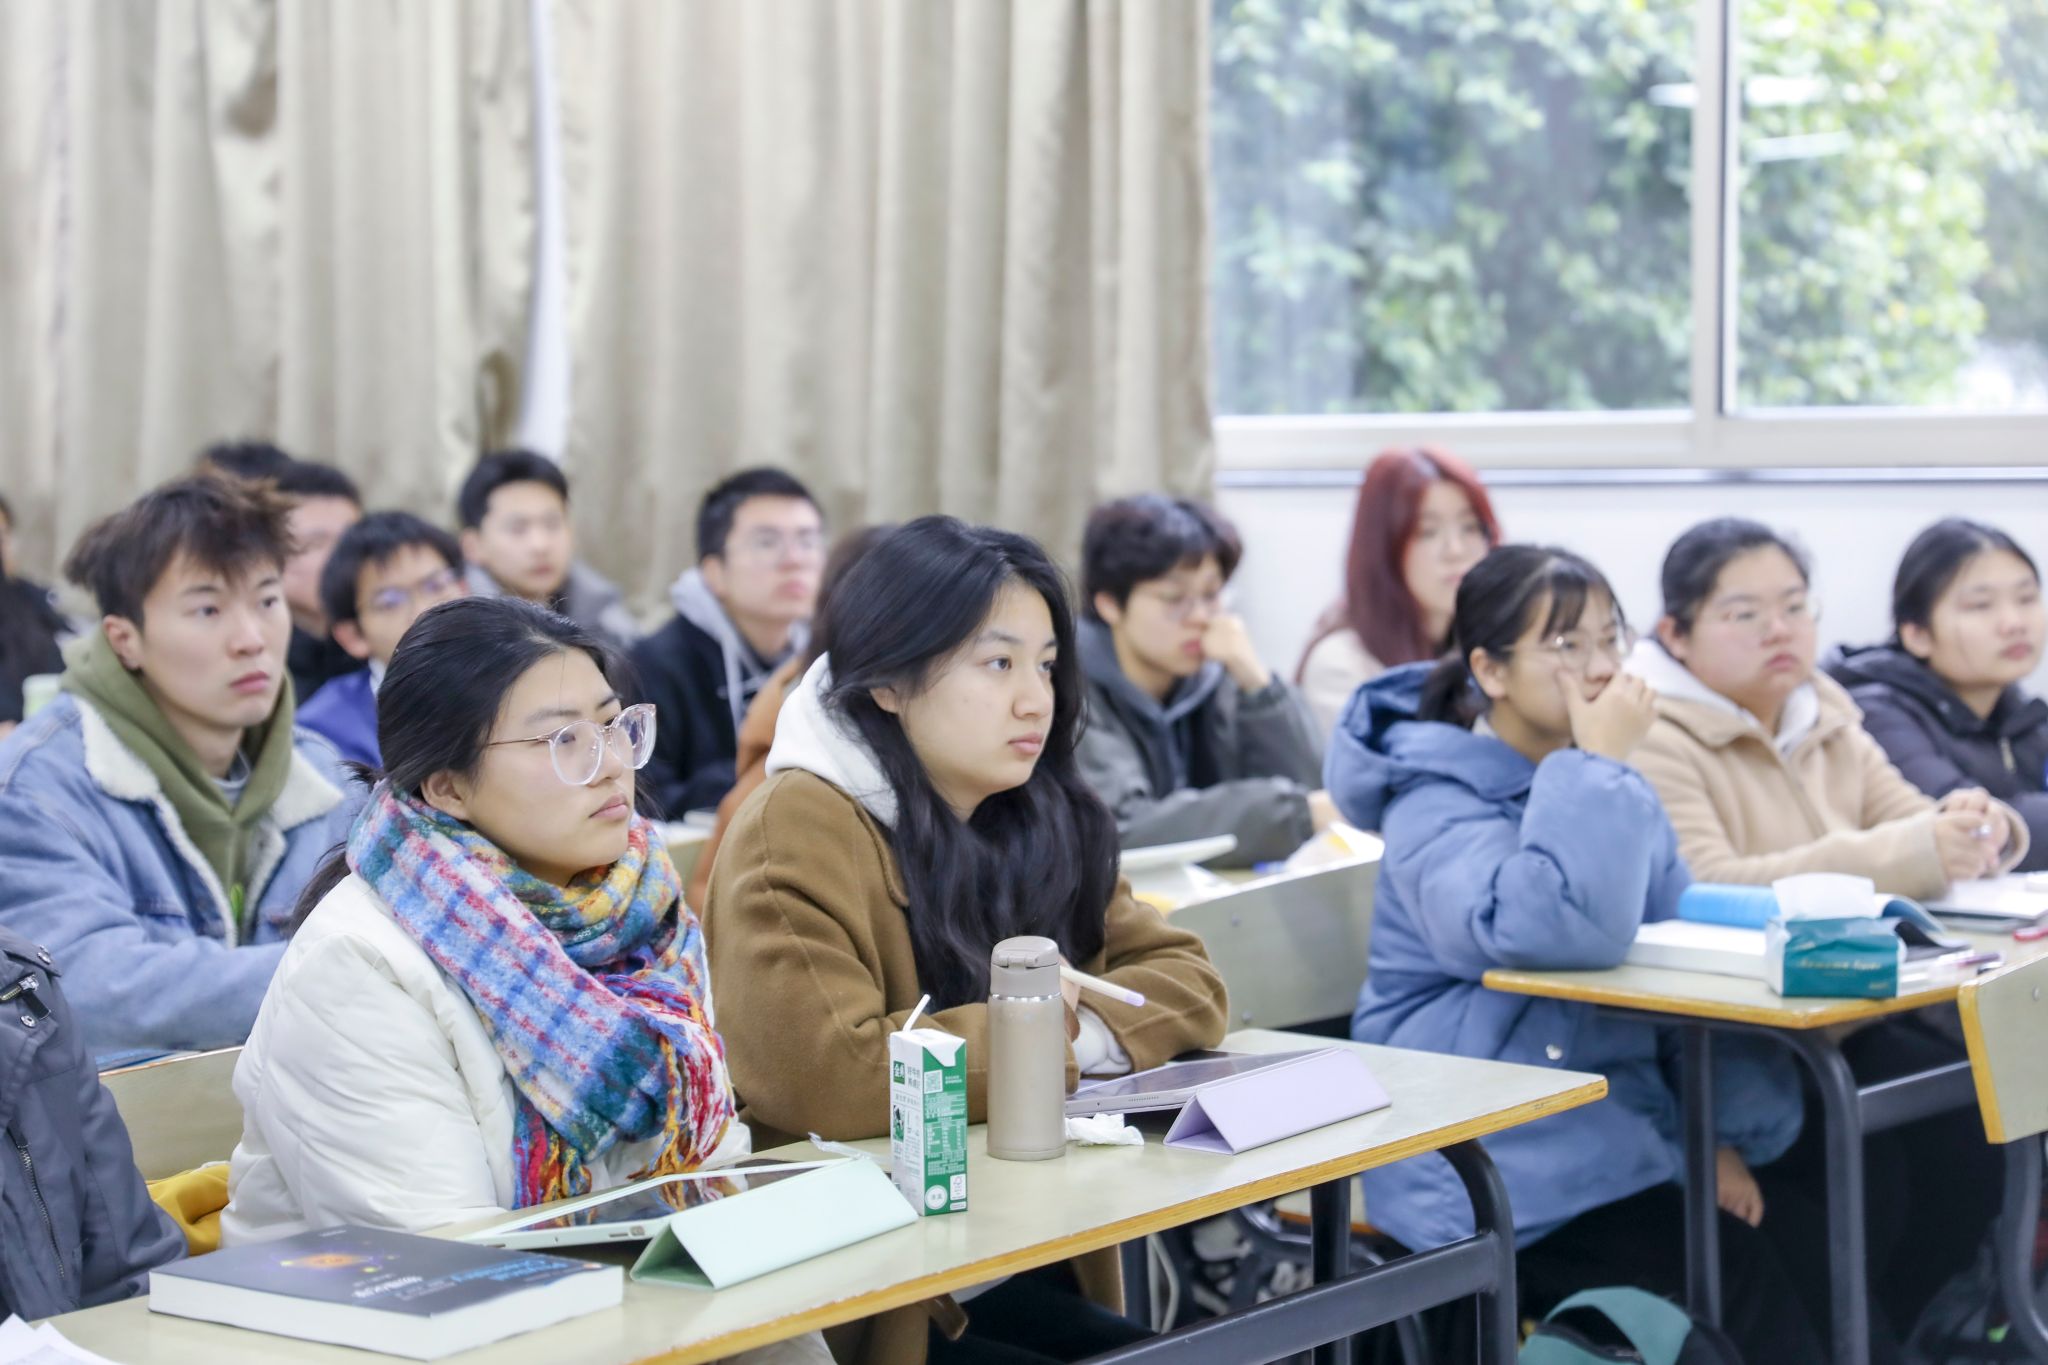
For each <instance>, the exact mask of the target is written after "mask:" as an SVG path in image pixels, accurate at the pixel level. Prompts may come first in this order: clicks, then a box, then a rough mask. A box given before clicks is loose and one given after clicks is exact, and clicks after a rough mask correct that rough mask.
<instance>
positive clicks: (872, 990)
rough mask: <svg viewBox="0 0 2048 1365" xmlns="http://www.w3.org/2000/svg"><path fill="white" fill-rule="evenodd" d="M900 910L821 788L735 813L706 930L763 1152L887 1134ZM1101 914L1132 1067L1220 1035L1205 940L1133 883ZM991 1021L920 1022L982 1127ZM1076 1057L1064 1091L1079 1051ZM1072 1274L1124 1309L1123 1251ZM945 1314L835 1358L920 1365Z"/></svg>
mask: <svg viewBox="0 0 2048 1365" xmlns="http://www.w3.org/2000/svg"><path fill="white" fill-rule="evenodd" d="M907 904H908V897H907V895H906V893H905V891H904V887H903V881H902V878H901V876H900V874H899V873H898V870H897V867H896V860H895V855H894V854H893V852H892V851H891V850H890V847H889V842H888V836H887V835H886V833H885V832H884V831H883V829H882V827H881V826H880V825H878V824H877V823H876V822H875V820H874V819H873V817H872V816H870V815H869V814H868V812H867V811H866V810H865V809H863V808H862V806H861V805H860V803H859V802H858V801H856V800H855V799H854V798H853V797H852V796H849V795H848V794H847V793H846V792H844V791H841V790H840V789H839V788H838V787H835V786H833V785H832V784H831V783H829V782H827V781H825V780H824V779H823V778H821V777H817V776H815V775H813V774H811V773H808V772H783V773H778V774H776V775H775V776H773V777H771V778H769V779H768V781H767V782H766V783H764V784H763V785H762V786H761V788H760V789H759V790H757V791H756V792H755V793H754V794H753V795H752V796H751V797H749V798H748V799H747V801H746V802H745V804H744V805H742V806H741V808H740V810H739V811H738V813H737V814H736V815H735V816H734V818H733V821H732V824H731V826H730V827H729V828H728V830H727V831H726V835H725V842H724V845H723V847H722V849H721V852H720V855H719V858H718V862H717V865H716V866H715V867H714V868H713V869H712V872H711V885H710V888H709V891H708V892H707V894H706V896H705V904H704V908H703V920H704V931H705V940H706V944H707V947H708V949H709V952H710V960H711V979H712V981H713V982H715V983H716V989H717V1001H718V1027H719V1033H720V1034H721V1035H722V1036H723V1038H724V1039H725V1045H726V1060H727V1064H728V1067H729V1068H730V1071H731V1075H732V1080H733V1088H734V1090H735V1091H737V1092H738V1094H739V1098H740V1103H741V1106H742V1116H743V1117H744V1118H745V1119H746V1121H747V1122H748V1124H749V1125H751V1126H752V1128H753V1132H754V1145H755V1148H756V1150H763V1149H766V1148H768V1147H771V1146H774V1145H776V1144H778V1143H781V1142H784V1141H788V1140H790V1139H791V1138H800V1137H801V1136H803V1135H804V1134H806V1133H817V1134H819V1135H821V1136H823V1137H827V1138H834V1139H840V1140H855V1139H860V1138H872V1137H880V1136H882V1135H883V1134H884V1133H886V1132H887V1131H888V1120H889V1085H888V1041H887V1038H888V1035H889V1034H890V1033H891V1032H893V1031H895V1030H896V1029H898V1028H900V1027H901V1026H902V1025H903V1022H904V1021H905V1019H906V1018H908V1016H909V1014H910V1011H911V1009H912V1008H913V1007H915V1006H916V1004H917V1001H918V997H919V996H920V995H921V994H923V992H922V991H921V990H920V988H919V986H918V981H917V962H916V958H915V956H914V954H913V953H912V951H911V942H910V925H909V921H908V920H907V919H906V918H905V914H904V911H905V909H906V907H907ZM1106 913H1107V917H1108V925H1107V941H1106V944H1105V947H1104V950H1103V951H1102V953H1100V954H1099V955H1097V956H1096V957H1095V958H1093V959H1092V960H1090V961H1087V962H1082V963H1077V964H1075V965H1077V966H1079V967H1080V968H1081V969H1082V970H1083V971H1088V972H1093V973H1096V974H1098V975H1101V976H1105V977H1107V978H1109V979H1110V980H1112V981H1115V982H1117V983H1118V984H1120V985H1124V986H1128V987H1130V988H1131V989H1132V990H1136V991H1140V992H1142V993H1143V994H1144V995H1145V997H1146V999H1147V1002H1148V1003H1147V1004H1146V1005H1145V1006H1144V1007H1142V1008H1134V1007H1131V1006H1128V1005H1123V1004H1120V1003H1116V1002H1112V1001H1106V1000H1102V999H1099V998H1090V999H1089V1000H1088V1002H1087V1003H1088V1008H1090V1009H1091V1010H1094V1011H1095V1012H1096V1013H1098V1014H1099V1015H1100V1016H1101V1017H1102V1020H1103V1022H1104V1023H1105V1024H1107V1025H1108V1026H1109V1029H1110V1031H1111V1032H1112V1033H1113V1034H1115V1036H1116V1039H1117V1042H1118V1043H1119V1044H1120V1045H1121V1046H1122V1047H1123V1049H1124V1051H1125V1052H1126V1053H1128V1054H1129V1055H1130V1058H1131V1063H1132V1065H1133V1066H1134V1067H1136V1068H1141V1069H1142V1068H1144V1067H1150V1066H1157V1065H1159V1064H1160V1063H1161V1062H1164V1061H1166V1060H1168V1059H1169V1058H1171V1057H1173V1056H1175V1055H1176V1054H1178V1053H1182V1052H1186V1051H1188V1050H1189V1049H1191V1048H1203V1047H1213V1046H1215V1045H1216V1044H1217V1043H1218V1042H1220V1041H1221V1040H1222V1037H1223V1033H1224V1028H1225V1020H1226V1018H1227V1001H1226V999H1225V995H1224V989H1223V980H1222V978H1221V977H1220V976H1219V975H1218V974H1217V972H1216V969H1215V967H1214V966H1212V965H1211V964H1210V962H1209V958H1208V954H1207V953H1205V952H1204V951H1203V949H1202V943H1201V940H1200V939H1199V938H1197V937H1196V936H1195V935H1194V934H1192V933H1189V932H1186V931H1184V930H1178V929H1174V928H1172V927H1171V926H1169V925H1168V924H1167V922H1166V920H1165V919H1164V918H1162V917H1161V916H1160V915H1159V913H1158V912H1157V911H1155V910H1153V909H1151V908H1150V907H1148V906H1145V905H1142V904H1140V903H1139V902H1138V901H1136V900H1135V899H1133V898H1132V896H1131V894H1130V888H1129V887H1128V886H1127V885H1124V884H1119V885H1118V887H1117V890H1116V894H1115V896H1114V897H1113V898H1112V899H1111V901H1110V903H1109V906H1108V908H1107V912H1106ZM987 1014H988V1007H987V1006H986V1005H985V1004H980V1003H974V1004H968V1005H962V1006H958V1007H955V1008H953V1009H947V1010H938V1011H934V1012H932V1013H930V1014H928V1015H927V1016H926V1019H927V1020H928V1021H929V1023H930V1024H931V1026H932V1027H934V1028H940V1029H944V1030H946V1031H947V1032H949V1033H954V1034H958V1035H959V1036H961V1037H963V1038H965V1039H966V1040H967V1110H968V1121H969V1122H971V1123H980V1122H982V1121H984V1119H985V1118H986V1116H987V1095H988V1072H987V1065H988V1022H987ZM1067 1065H1068V1080H1069V1083H1070V1084H1071V1082H1072V1081H1073V1079H1074V1071H1073V1066H1074V1062H1073V1058H1072V1055H1071V1053H1070V1054H1069V1056H1068V1060H1067ZM970 1216H971V1215H970ZM1073 1266H1074V1270H1075V1273H1076V1276H1077V1278H1078V1279H1079V1280H1080V1283H1081V1287H1082V1290H1083V1292H1085V1293H1087V1294H1088V1295H1089V1297H1091V1298H1094V1299H1096V1300H1097V1301H1099V1302H1103V1303H1107V1304H1110V1305H1111V1306H1115V1305H1116V1304H1117V1303H1118V1302H1119V1301H1120V1299H1121V1292H1122V1291H1121V1286H1120V1283H1119V1280H1118V1277H1117V1269H1116V1258H1115V1255H1114V1253H1113V1252H1108V1251H1104V1252H1096V1253H1091V1254H1090V1255H1088V1256H1084V1257H1081V1258H1079V1259H1077V1260H1076V1261H1075V1262H1074V1263H1073ZM971 1306H972V1305H971V1304H970V1305H969V1307H970V1309H971ZM949 1311H950V1312H952V1313H957V1310H955V1309H951V1301H950V1300H939V1301H937V1302H936V1304H935V1305H927V1306H925V1307H921V1308H912V1309H903V1310H899V1311H897V1312H893V1313H886V1314H883V1315H881V1316H880V1317H876V1318H871V1319H868V1320H867V1321H866V1322H864V1323H858V1324H853V1325H851V1328H850V1329H849V1330H848V1331H846V1332H835V1333H832V1334H830V1337H831V1341H832V1346H833V1351H834V1354H835V1355H837V1356H838V1357H839V1358H840V1359H841V1360H846V1361H858V1362H861V1363H862V1365H921V1362H922V1361H923V1360H924V1356H925V1327H926V1323H927V1321H928V1320H929V1318H930V1317H931V1316H933V1315H942V1314H946V1313H948V1312H949Z"/></svg>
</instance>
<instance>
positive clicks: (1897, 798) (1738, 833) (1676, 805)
mask: <svg viewBox="0 0 2048 1365" xmlns="http://www.w3.org/2000/svg"><path fill="white" fill-rule="evenodd" d="M1809 579H1810V575H1809V573H1808V571H1807V566H1806V561H1805V558H1804V556H1802V555H1801V554H1800V553H1799V551H1798V550H1796V549H1795V548H1794V547H1793V546H1792V545H1791V544H1790V543H1789V542H1787V541H1786V540H1784V539H1783V538H1782V537H1780V536H1778V535H1777V534H1776V533H1774V532H1772V531H1771V530H1770V529H1769V528H1768V527H1765V526H1761V525H1759V524H1758V523H1756V522H1753V521H1743V520H1740V519H1738V518H1734V517H1727V518H1722V519H1720V520H1716V521H1709V522H1703V523H1702V524H1700V525H1698V526H1695V527H1693V528H1692V529H1691V530H1690V531H1687V532H1686V533H1685V534H1684V535H1682V536H1680V537H1679V538H1678V539H1677V541H1675V542H1674V543H1673V544H1672V546H1671V550H1670V552H1669V553H1668V554H1667V555H1666V556H1665V558H1664V571H1663V588H1664V615H1663V617H1662V618H1661V619H1660V620H1659V621H1658V622H1657V637H1656V639H1654V640H1644V641H1643V642H1642V643H1641V644H1639V645H1638V646H1637V647H1636V649H1635V652H1634V653H1633V654H1632V655H1631V656H1630V659H1629V668H1630V671H1631V672H1634V673H1636V674H1638V675H1640V676H1641V677H1642V678H1643V680H1644V681H1646V682H1648V683H1649V684H1650V686H1652V687H1654V688H1655V689H1656V690H1657V723H1656V724H1655V725H1654V726H1652V727H1651V729H1650V734H1649V737H1648V738H1646V739H1645V740H1644V741H1643V745H1642V749H1641V751H1640V752H1639V754H1638V756H1637V766H1638V767H1640V768H1641V769H1642V770H1643V775H1644V776H1645V777H1648V778H1649V779H1650V782H1651V785H1653V786H1655V787H1656V788H1657V794H1658V796H1660V797H1661V798H1662V799H1663V802H1664V808H1665V810H1666V811H1668V812H1669V813H1670V815H1671V824H1672V827H1673V828H1675V829H1676V830H1677V831H1678V845H1679V851H1680V852H1682V853H1683V854H1684V855H1685V860H1686V862H1687V863H1689V864H1690V865H1691V867H1692V874H1693V876H1695V877H1697V878H1699V879H1700V880H1701V881H1709V882H1747V883H1754V884H1762V883H1767V882H1770V881H1772V880H1774V879H1776V878H1778V877H1784V876H1789V875H1791V874H1793V873H1795V872H1848V873H1854V874H1856V875H1858V876H1863V877H1869V878H1870V879H1871V880H1873V881H1875V882H1876V883H1877V887H1878V889H1879V890H1880V891H1888V892H1891V893H1893V894H1895V895H1901V896H1911V897H1914V898H1916V899H1926V898H1929V897H1934V896H1938V895H1940V894H1941V892H1943V891H1944V890H1946V889H1947V887H1948V884H1949V882H1951V881H1953V880H1956V879H1958V878H1966V877H1980V876H1984V875H1986V874H1988V873H1992V872H1998V871H2003V870H2005V869H2007V868H2010V867H2012V866H2013V865H2014V864H2016V863H2017V862H2018V861H2019V860H2020V858H2021V857H2022V856H2023V855H2024V854H2025V853H2026V849H2027V828H2026V824H2025V822H2023V821H2022V820H2021V819H2020V818H2019V816H2018V815H2017V814H2016V813H2015V812H2014V811H2013V810H2012V809H2011V808H2010V807H2009V806H2006V805H2005V804H2004V803H2003V802H1999V801H1994V800H1992V799H1990V798H1989V797H1987V796H1986V795H1985V793H1984V792H1983V791H1981V790H1979V789H1976V788H1969V789H1963V790H1957V791H1953V792H1951V793H1949V794H1948V795H1947V796H1944V797H1943V798H1942V799H1941V801H1940V803H1939V804H1937V803H1936V802H1934V801H1933V800H1930V799H1929V798H1928V797H1927V796H1925V795H1924V794H1922V793H1921V792H1920V791H1919V790H1918V789H1916V788H1915V787H1914V786H1913V785H1912V784H1911V783H1910V782H1908V781H1906V779H1905V778H1903V777H1901V776H1900V775H1899V770H1898V769H1897V768H1895V767H1893V766H1892V764H1891V761H1890V760H1889V759H1887V758H1886V757H1885V754H1884V750H1882V749H1880V748H1879V747H1878V745H1877V741H1875V740H1873V739H1872V738H1871V737H1870V735H1869V733H1868V732H1867V731H1865V730H1864V728H1863V726H1862V725H1861V724H1860V723H1859V722H1860V720H1861V716H1860V714H1859V713H1858V711H1857V710H1856V705H1855V703H1854V702H1852V701H1850V700H1849V697H1848V694H1847V693H1846V692H1844V691H1843V690H1842V688H1841V686H1840V685H1839V684H1838V683H1836V682H1835V681H1834V680H1833V679H1832V678H1830V677H1828V676H1827V675H1826V674H1824V673H1819V672H1816V671H1815V669H1814V656H1815V652H1816V648H1817V646H1816V641H1815V634H1816V631H1815V627H1816V624H1817V622H1816V617H1817V614H1818V608H1817V605H1816V603H1815V601H1814V597H1813V592H1812V586H1811V583H1810V581H1809Z"/></svg>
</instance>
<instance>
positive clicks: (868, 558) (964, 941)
mask: <svg viewBox="0 0 2048 1365" xmlns="http://www.w3.org/2000/svg"><path fill="white" fill-rule="evenodd" d="M1013 584H1015V585H1019V586H1022V587H1024V588H1027V589H1029V590H1030V591H1032V592H1035V593H1037V594H1038V595H1039V596H1040V597H1042V598H1043V599H1044V600H1045V605H1046V610H1047V611H1049V612H1050V613H1051V614H1052V624H1053V636H1054V638H1055V640H1056V641H1057V647H1058V658H1057V661H1056V662H1055V663H1054V664H1053V678H1052V688H1053V715H1052V724H1051V727H1050V729H1049V730H1048V731H1047V734H1046V737H1045V748H1044V749H1043V750H1042V751H1041V752H1040V754H1039V758H1038V764H1037V766H1036V767H1035V768H1034V769H1033V770H1032V773H1031V778H1030V780H1029V781H1027V782H1025V783H1024V784H1023V785H1022V786H1019V787H1013V788H1011V789H1010V790H1009V791H1005V792H999V793H997V794H996V795H994V796H991V797H989V798H988V799H987V800H985V801H983V802H982V803H981V805H980V806H979V807H978V808H977V809H976V810H975V812H974V815H973V817H972V818H971V819H969V820H967V821H964V822H963V821H962V820H960V818H959V817H958V816H957V815H955V814H954V813H953V810H952V809H951V807H949V806H948V805H947V804H946V802H945V801H944V799H943V798H942V797H940V795H939V793H938V790H937V789H936V788H935V787H934V786H933V785H932V781H931V778H930V776H929V775H928V774H927V773H926V771H925V767H924V764H923V763H922V762H920V761H919V759H918V757H917V752H916V750H914V749H913V748H912V747H911V744H910V739H909V736H907V735H906V734H905V733H904V731H903V725H902V722H901V721H899V720H898V719H897V718H896V717H895V716H894V715H891V714H890V713H889V712H887V711H885V710H883V709H882V707H881V706H880V705H878V704H877V703H876V701H875V700H874V697H873V695H872V689H875V688H891V689H894V690H895V691H896V693H897V694H898V695H901V696H914V695H916V694H917V693H918V692H919V691H921V690H922V689H923V688H925V687H927V686H929V685H930V684H931V682H932V678H933V673H934V671H935V670H936V669H937V668H938V667H939V666H940V665H941V664H943V663H944V662H945V661H946V660H947V659H948V658H950V657H951V656H952V654H953V653H954V651H955V650H957V649H958V648H960V646H961V645H963V644H965V643H966V642H967V641H968V640H970V639H971V638H973V636H974V635H975V633H976V632H977V631H978V630H979V629H980V627H981V625H982V623H983V622H984V621H986V620H987V619H988V615H989V613H990V611H991V610H992V609H993V608H994V606H995V602H996V598H997V596H998V595H999V594H1000V593H1001V592H1002V590H1003V589H1004V588H1005V587H1008V586H1010V585H1013ZM822 643H823V645H824V650H825V653H826V655H827V656H828V657H829V658H830V660H831V669H832V686H831V689H830V691H829V692H828V693H827V695H826V697H825V703H826V705H827V706H828V707H829V708H831V709H832V710H833V711H835V712H837V713H838V714H839V715H840V716H841V717H843V718H844V719H845V720H846V721H847V722H849V723H850V724H851V725H852V726H853V728H854V729H855V731H857V732H858V734H859V736H860V738H861V739H862V741H863V742H865V744H866V745H867V747H868V748H869V750H871V751H872V752H873V754H874V756H875V758H876V760H877V762H878V763H879V764H880V765H881V769H882V772H883V774H884V776H886V777H887V778H888V780H889V785H890V787H891V788H892V789H893V790H894V792H895V796H896V809H897V814H896V821H895V824H894V826H893V827H892V828H891V829H890V830H889V841H890V846H891V848H892V849H893V850H894V852H895V854H896V863H897V867H898V869H899V870H900V871H901V874H902V877H903V884H904V886H905V888H906V889H907V891H908V892H909V899H910V912H909V918H910V941H911V947H912V950H913V952H914V954H915V956H916V958H917V974H918V980H919V982H920V983H921V986H922V989H924V990H927V991H930V992H931V996H932V1005H933V1008H935V1009H943V1008H947V1007H950V1006H954V1005H960V1004H965V1003H967V1002H969V1001H973V1000H979V999H982V998H983V997H985V996H986V995H987V994H988V958H989V950H990V949H991V948H993V947H994V946H995V945H996V944H997V943H998V942H1000V941H1001V940H1003V939H1006V938H1010V937H1012V936H1014V935H1017V934H1043V935H1044V936H1046V937H1047V938H1050V939H1053V940H1054V941H1056V942H1057V943H1058V944H1059V945H1060V949H1061V951H1063V952H1064V953H1065V954H1066V955H1067V957H1068V959H1069V960H1071V961H1075V962H1081V961H1085V960H1087V959H1088V958H1090V957H1093V956H1094V955H1095V954H1096V953H1097V952H1098V951H1100V950H1101V948H1102V944H1103V930H1104V912H1105V911H1106V909H1107V907H1108V905H1109V900H1110V896H1111V895H1112V894H1113V893H1114V891H1115V889H1116V878H1117V835H1116V821H1115V819H1114V818H1113V817H1112V816H1111V815H1110V813H1109V810H1108V808H1107V807H1106V806H1104V805H1103V804H1102V802H1101V800H1100V799H1099V798H1098V797H1097V796H1096V795H1095V792H1094V791H1093V789H1092V788H1090V787H1089V786H1088V784H1087V782H1086V781H1085V780H1084V779H1083V778H1082V776H1081V773H1080V768H1079V766H1078V765H1077V763H1076V762H1075V759H1074V746H1075V744H1076V743H1077V742H1078V740H1079V737H1080V720H1081V697H1082V693H1081V669H1080V662H1079V656H1078V653H1077V651H1076V650H1075V648H1074V613H1073V609H1072V607H1071V606H1070V605H1069V603H1068V598H1067V584H1066V580H1065V578H1064V577H1063V576H1062V575H1061V573H1060V571H1059V569H1058V568H1057V567H1056V566H1055V565H1054V564H1053V562H1052V560H1051V558H1050V557H1049V556H1047V554H1046V553H1045V551H1044V550H1043V549H1042V548H1040V546H1039V545H1038V543H1037V542H1036V541H1034V540H1031V539H1029V538H1028V537H1025V536H1020V535H1013V534H1011V533H1009V532H1007V531H998V530H995V529H993V528H990V527H985V526H969V525H967V524H966V523H965V522H962V521H958V520H956V519H954V518H952V517H920V518H919V519H917V520H916V521H912V522H908V523H906V524H904V525H903V526H901V527H899V528H897V529H896V530H894V531H892V532H890V533H889V534H888V535H886V536H884V537H882V538H881V540H879V541H878V542H877V543H875V544H874V545H872V546H870V547H869V548H868V550H867V552H866V553H865V554H863V555H862V556H861V558H860V560H859V562H858V563H856V564H855V565H854V566H853V567H852V568H851V569H850V570H848V572H847V574H846V577H845V579H844V580H843V581H842V582H841V583H840V584H839V586H838V590H837V591H836V592H835V593H834V594H833V598H832V611H831V613H830V614H829V616H828V617H827V619H826V623H825V633H824V639H823V641H822Z"/></svg>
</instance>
